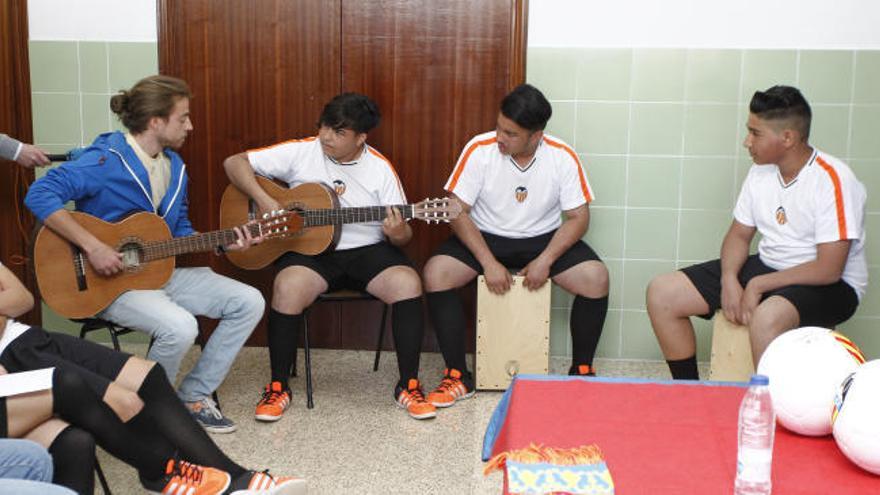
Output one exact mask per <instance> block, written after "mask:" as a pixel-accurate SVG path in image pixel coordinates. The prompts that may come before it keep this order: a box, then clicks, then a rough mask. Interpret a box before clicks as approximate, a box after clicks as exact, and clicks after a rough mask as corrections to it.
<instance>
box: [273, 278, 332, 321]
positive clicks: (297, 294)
mask: <svg viewBox="0 0 880 495" xmlns="http://www.w3.org/2000/svg"><path fill="white" fill-rule="evenodd" d="M322 291H323V289H322V288H320V287H316V286H315V284H312V283H309V281H308V280H302V279H301V278H300V277H292V276H278V277H275V281H274V282H273V284H272V308H274V309H275V310H277V311H281V312H282V313H288V314H297V313H302V312H303V310H304V309H305V308H307V307H308V306H309V305H310V304H312V302H314V301H315V298H317V297H318V295H319V294H320V293H321V292H322Z"/></svg>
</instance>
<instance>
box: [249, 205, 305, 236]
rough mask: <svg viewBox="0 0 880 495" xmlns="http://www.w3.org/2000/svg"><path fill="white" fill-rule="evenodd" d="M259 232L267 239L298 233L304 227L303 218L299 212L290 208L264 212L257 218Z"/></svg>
mask: <svg viewBox="0 0 880 495" xmlns="http://www.w3.org/2000/svg"><path fill="white" fill-rule="evenodd" d="M256 224H257V225H259V229H260V230H259V233H258V234H257V235H260V234H262V235H263V237H264V238H265V239H274V238H277V237H287V236H290V235H293V234H296V233H298V232H299V231H301V230H302V228H303V218H302V216H300V214H299V213H297V212H295V211H290V210H275V211H271V212H268V213H263V216H262V218H260V219H259V220H257V222H256Z"/></svg>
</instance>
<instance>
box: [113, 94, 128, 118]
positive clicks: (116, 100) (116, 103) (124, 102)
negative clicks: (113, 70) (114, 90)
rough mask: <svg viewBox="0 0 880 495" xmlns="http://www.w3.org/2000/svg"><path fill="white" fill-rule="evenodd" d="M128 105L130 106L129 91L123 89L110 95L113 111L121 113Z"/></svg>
mask: <svg viewBox="0 0 880 495" xmlns="http://www.w3.org/2000/svg"><path fill="white" fill-rule="evenodd" d="M126 106H128V91H124V90H121V91H119V93H118V94H115V95H113V96H111V97H110V110H111V111H112V112H113V113H115V114H117V115H121V114H122V113H123V112H125V107H126Z"/></svg>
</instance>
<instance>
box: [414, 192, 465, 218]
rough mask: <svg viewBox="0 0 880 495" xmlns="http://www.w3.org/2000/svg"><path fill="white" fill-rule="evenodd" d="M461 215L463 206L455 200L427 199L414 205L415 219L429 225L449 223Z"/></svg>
mask: <svg viewBox="0 0 880 495" xmlns="http://www.w3.org/2000/svg"><path fill="white" fill-rule="evenodd" d="M460 214H461V204H460V203H459V202H458V201H456V200H455V199H453V198H448V197H446V198H427V199H423V200H422V201H419V202H418V203H416V204H414V205H413V218H417V219H419V220H424V221H425V222H428V223H440V222H444V223H449V222H450V221H452V220H455V219H456V218H458V216H459V215H460Z"/></svg>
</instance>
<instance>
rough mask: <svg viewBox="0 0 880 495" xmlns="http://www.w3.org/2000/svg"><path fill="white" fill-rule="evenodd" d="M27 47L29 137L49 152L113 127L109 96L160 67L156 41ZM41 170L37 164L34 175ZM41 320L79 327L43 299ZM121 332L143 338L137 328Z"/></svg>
mask: <svg viewBox="0 0 880 495" xmlns="http://www.w3.org/2000/svg"><path fill="white" fill-rule="evenodd" d="M29 51H30V53H29V56H30V67H31V99H32V100H31V101H32V106H33V121H34V141H35V142H36V144H37V145H39V146H40V147H42V148H43V149H46V150H48V151H50V152H53V153H64V152H67V151H68V150H70V149H72V148H76V147H79V146H83V145H86V144H89V143H91V142H92V140H93V139H94V138H95V136H97V135H98V134H100V133H103V132H107V131H110V130H114V129H118V128H119V127H120V125H119V123H118V121H117V119H116V116H115V115H114V114H113V113H112V112H110V96H111V95H113V94H115V93H116V92H117V91H118V90H120V89H127V88H130V87H131V86H132V85H133V84H134V83H135V82H137V81H138V80H140V79H141V78H143V77H145V76H148V75H150V74H156V73H157V72H158V71H159V50H158V44H157V43H134V42H101V41H36V40H34V41H31V42H30V43H29ZM45 173H46V170H45V169H38V170H37V175H38V176H42V175H43V174H45ZM43 325H44V326H46V327H47V328H51V329H53V330H62V331H67V332H78V326H77V325H74V324H73V323H71V322H70V321H68V320H66V319H64V318H62V317H60V316H58V315H57V314H55V313H54V312H53V311H52V310H51V309H49V308H48V307H47V306H45V305H43ZM104 333H105V334H106V332H104ZM102 337H106V335H103V336H102ZM124 338H127V339H131V340H143V339H144V338H143V336H142V335H141V334H129V336H126V337H124Z"/></svg>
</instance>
